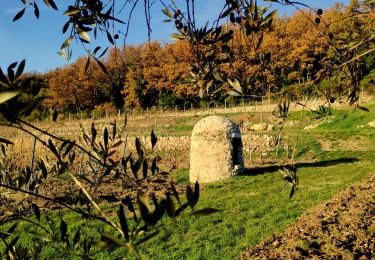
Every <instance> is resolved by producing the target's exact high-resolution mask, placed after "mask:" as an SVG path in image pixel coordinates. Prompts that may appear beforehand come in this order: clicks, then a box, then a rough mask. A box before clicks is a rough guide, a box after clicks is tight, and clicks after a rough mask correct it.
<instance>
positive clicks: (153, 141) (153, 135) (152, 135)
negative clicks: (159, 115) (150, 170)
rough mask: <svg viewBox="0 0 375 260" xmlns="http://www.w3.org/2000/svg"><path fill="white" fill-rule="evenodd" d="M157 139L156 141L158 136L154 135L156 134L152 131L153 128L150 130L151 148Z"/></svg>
mask: <svg viewBox="0 0 375 260" xmlns="http://www.w3.org/2000/svg"><path fill="white" fill-rule="evenodd" d="M157 141H158V138H157V137H156V135H155V133H154V130H151V146H152V149H154V147H155V145H156V143H157Z"/></svg>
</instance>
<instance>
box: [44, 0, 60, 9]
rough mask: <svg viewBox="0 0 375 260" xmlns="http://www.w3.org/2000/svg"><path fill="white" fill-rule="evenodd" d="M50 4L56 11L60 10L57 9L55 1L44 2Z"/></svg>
mask: <svg viewBox="0 0 375 260" xmlns="http://www.w3.org/2000/svg"><path fill="white" fill-rule="evenodd" d="M46 1H47V2H49V5H50V6H51V7H52V8H53V9H55V10H56V11H57V10H58V9H57V6H56V4H55V2H54V1H53V0H44V2H46Z"/></svg>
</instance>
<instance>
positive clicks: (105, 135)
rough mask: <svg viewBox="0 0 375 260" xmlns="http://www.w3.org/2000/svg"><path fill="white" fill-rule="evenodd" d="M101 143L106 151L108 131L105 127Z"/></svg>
mask: <svg viewBox="0 0 375 260" xmlns="http://www.w3.org/2000/svg"><path fill="white" fill-rule="evenodd" d="M103 141H104V147H105V149H106V150H107V149H108V129H107V127H106V128H104V134H103Z"/></svg>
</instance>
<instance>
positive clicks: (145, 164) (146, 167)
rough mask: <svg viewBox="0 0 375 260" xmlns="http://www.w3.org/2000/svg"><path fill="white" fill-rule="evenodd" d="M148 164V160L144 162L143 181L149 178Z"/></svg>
mask: <svg viewBox="0 0 375 260" xmlns="http://www.w3.org/2000/svg"><path fill="white" fill-rule="evenodd" d="M147 171H148V163H147V160H144V161H143V179H146V178H147Z"/></svg>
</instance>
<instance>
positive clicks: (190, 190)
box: [186, 185, 195, 209]
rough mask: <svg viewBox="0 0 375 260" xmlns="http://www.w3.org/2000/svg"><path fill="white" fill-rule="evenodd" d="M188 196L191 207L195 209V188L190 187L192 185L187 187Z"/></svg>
mask: <svg viewBox="0 0 375 260" xmlns="http://www.w3.org/2000/svg"><path fill="white" fill-rule="evenodd" d="M186 198H187V201H188V203H189V206H190V208H192V209H194V206H195V200H194V192H193V189H192V188H191V187H190V185H188V186H187V187H186Z"/></svg>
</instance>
